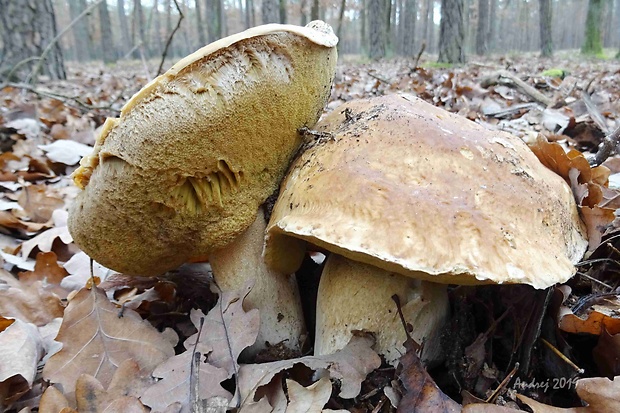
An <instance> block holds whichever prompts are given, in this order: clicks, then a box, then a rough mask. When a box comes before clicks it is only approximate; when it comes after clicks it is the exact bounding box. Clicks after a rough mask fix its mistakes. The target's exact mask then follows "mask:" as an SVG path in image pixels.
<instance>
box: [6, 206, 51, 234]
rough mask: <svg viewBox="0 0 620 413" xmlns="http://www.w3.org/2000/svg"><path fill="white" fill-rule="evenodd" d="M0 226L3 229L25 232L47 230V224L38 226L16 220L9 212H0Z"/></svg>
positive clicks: (34, 223)
mask: <svg viewBox="0 0 620 413" xmlns="http://www.w3.org/2000/svg"><path fill="white" fill-rule="evenodd" d="M0 226H2V227H5V228H13V229H19V230H23V231H25V232H38V231H41V230H42V229H43V228H46V227H47V228H49V226H50V225H49V224H48V223H44V224H39V223H36V222H25V221H22V220H20V219H19V218H17V217H16V216H15V215H13V214H12V213H10V212H7V211H0Z"/></svg>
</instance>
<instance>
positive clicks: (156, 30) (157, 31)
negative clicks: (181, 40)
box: [153, 0, 164, 54]
mask: <svg viewBox="0 0 620 413" xmlns="http://www.w3.org/2000/svg"><path fill="white" fill-rule="evenodd" d="M159 2H160V0H155V1H154V2H153V38H154V40H155V41H154V47H155V48H156V50H154V52H155V53H156V54H161V53H162V51H163V50H164V45H163V44H162V41H161V13H160V12H159V7H158V6H159Z"/></svg>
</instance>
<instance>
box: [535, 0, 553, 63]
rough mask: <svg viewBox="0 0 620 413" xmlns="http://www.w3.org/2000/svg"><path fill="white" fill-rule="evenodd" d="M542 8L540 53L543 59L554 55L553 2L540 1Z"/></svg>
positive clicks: (547, 0)
mask: <svg viewBox="0 0 620 413" xmlns="http://www.w3.org/2000/svg"><path fill="white" fill-rule="evenodd" d="M538 1H539V6H540V52H541V55H542V56H543V57H551V56H552V55H553V38H552V33H553V30H552V27H551V24H552V21H553V19H552V15H551V0H538Z"/></svg>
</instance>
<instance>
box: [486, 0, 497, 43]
mask: <svg viewBox="0 0 620 413" xmlns="http://www.w3.org/2000/svg"><path fill="white" fill-rule="evenodd" d="M498 2H499V0H491V7H490V9H489V41H488V48H489V50H490V51H491V52H494V51H495V50H497V40H496V39H497V3H498Z"/></svg>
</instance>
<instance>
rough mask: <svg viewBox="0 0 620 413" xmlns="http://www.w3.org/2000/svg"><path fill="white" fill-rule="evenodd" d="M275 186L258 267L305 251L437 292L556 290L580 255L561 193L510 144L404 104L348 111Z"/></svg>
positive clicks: (516, 143) (362, 105) (573, 219)
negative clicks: (320, 251) (519, 287)
mask: <svg viewBox="0 0 620 413" xmlns="http://www.w3.org/2000/svg"><path fill="white" fill-rule="evenodd" d="M317 128H318V129H319V130H320V131H330V132H332V133H333V135H334V138H333V140H329V139H328V140H324V142H323V143H319V144H317V145H316V146H314V147H312V148H310V149H309V150H308V151H306V152H305V153H304V154H303V155H302V156H301V157H300V158H299V159H298V160H297V161H296V162H295V164H294V165H293V166H292V167H291V171H290V173H289V174H288V176H287V178H286V180H285V181H284V182H283V184H282V187H281V193H280V198H279V199H278V202H277V203H276V205H275V207H274V210H273V214H272V217H271V221H270V224H269V227H268V239H267V244H266V247H265V257H266V260H267V261H268V263H269V264H270V265H271V266H274V267H276V268H278V269H279V270H280V271H284V272H291V271H293V270H295V268H296V267H297V265H298V263H299V262H300V259H301V256H302V254H303V251H304V249H305V245H304V241H308V242H310V243H312V244H315V245H317V246H319V247H322V248H325V249H327V250H329V251H332V252H336V253H338V254H340V255H343V256H345V257H347V258H350V259H352V260H354V261H361V262H364V263H367V264H371V265H374V266H377V267H379V268H383V269H386V270H388V271H393V272H396V273H400V274H404V275H408V276H411V277H415V278H420V279H426V280H430V281H434V282H440V283H457V284H479V283H524V284H530V285H532V286H534V287H536V288H545V287H548V286H550V285H552V284H554V283H557V282H564V281H566V280H567V279H568V278H570V277H571V276H572V275H573V274H574V272H575V269H574V266H573V263H575V262H577V261H578V260H579V259H580V258H581V257H582V255H583V253H584V252H585V250H586V247H587V241H586V239H585V232H584V227H583V224H582V222H581V220H580V219H579V216H578V212H577V209H576V206H575V202H574V199H573V194H572V192H571V190H570V188H569V187H568V185H567V184H566V183H565V182H564V181H563V180H562V178H560V177H559V176H557V175H556V174H554V173H553V172H551V171H550V170H548V169H547V168H545V167H544V166H543V165H542V164H541V163H540V162H539V161H538V159H537V158H536V156H535V155H534V154H533V153H532V152H531V151H530V149H528V147H527V146H526V145H525V144H524V143H523V142H522V141H521V140H520V139H519V138H517V137H514V136H511V135H509V134H507V133H502V132H495V131H489V130H487V129H485V128H483V127H482V126H480V125H478V124H476V123H474V122H471V121H469V120H467V119H465V118H462V117H459V116H457V115H453V114H450V113H448V112H446V111H444V110H442V109H439V108H436V107H434V106H432V105H430V104H428V103H425V102H424V101H422V100H419V99H417V98H414V97H411V96H401V95H390V96H385V97H380V98H375V99H366V100H359V101H354V102H349V103H347V104H345V105H342V106H340V107H339V108H338V109H337V110H335V111H334V112H332V113H331V114H330V115H329V116H327V117H326V118H325V119H324V120H323V121H321V122H320V123H319V124H318V125H317Z"/></svg>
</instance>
